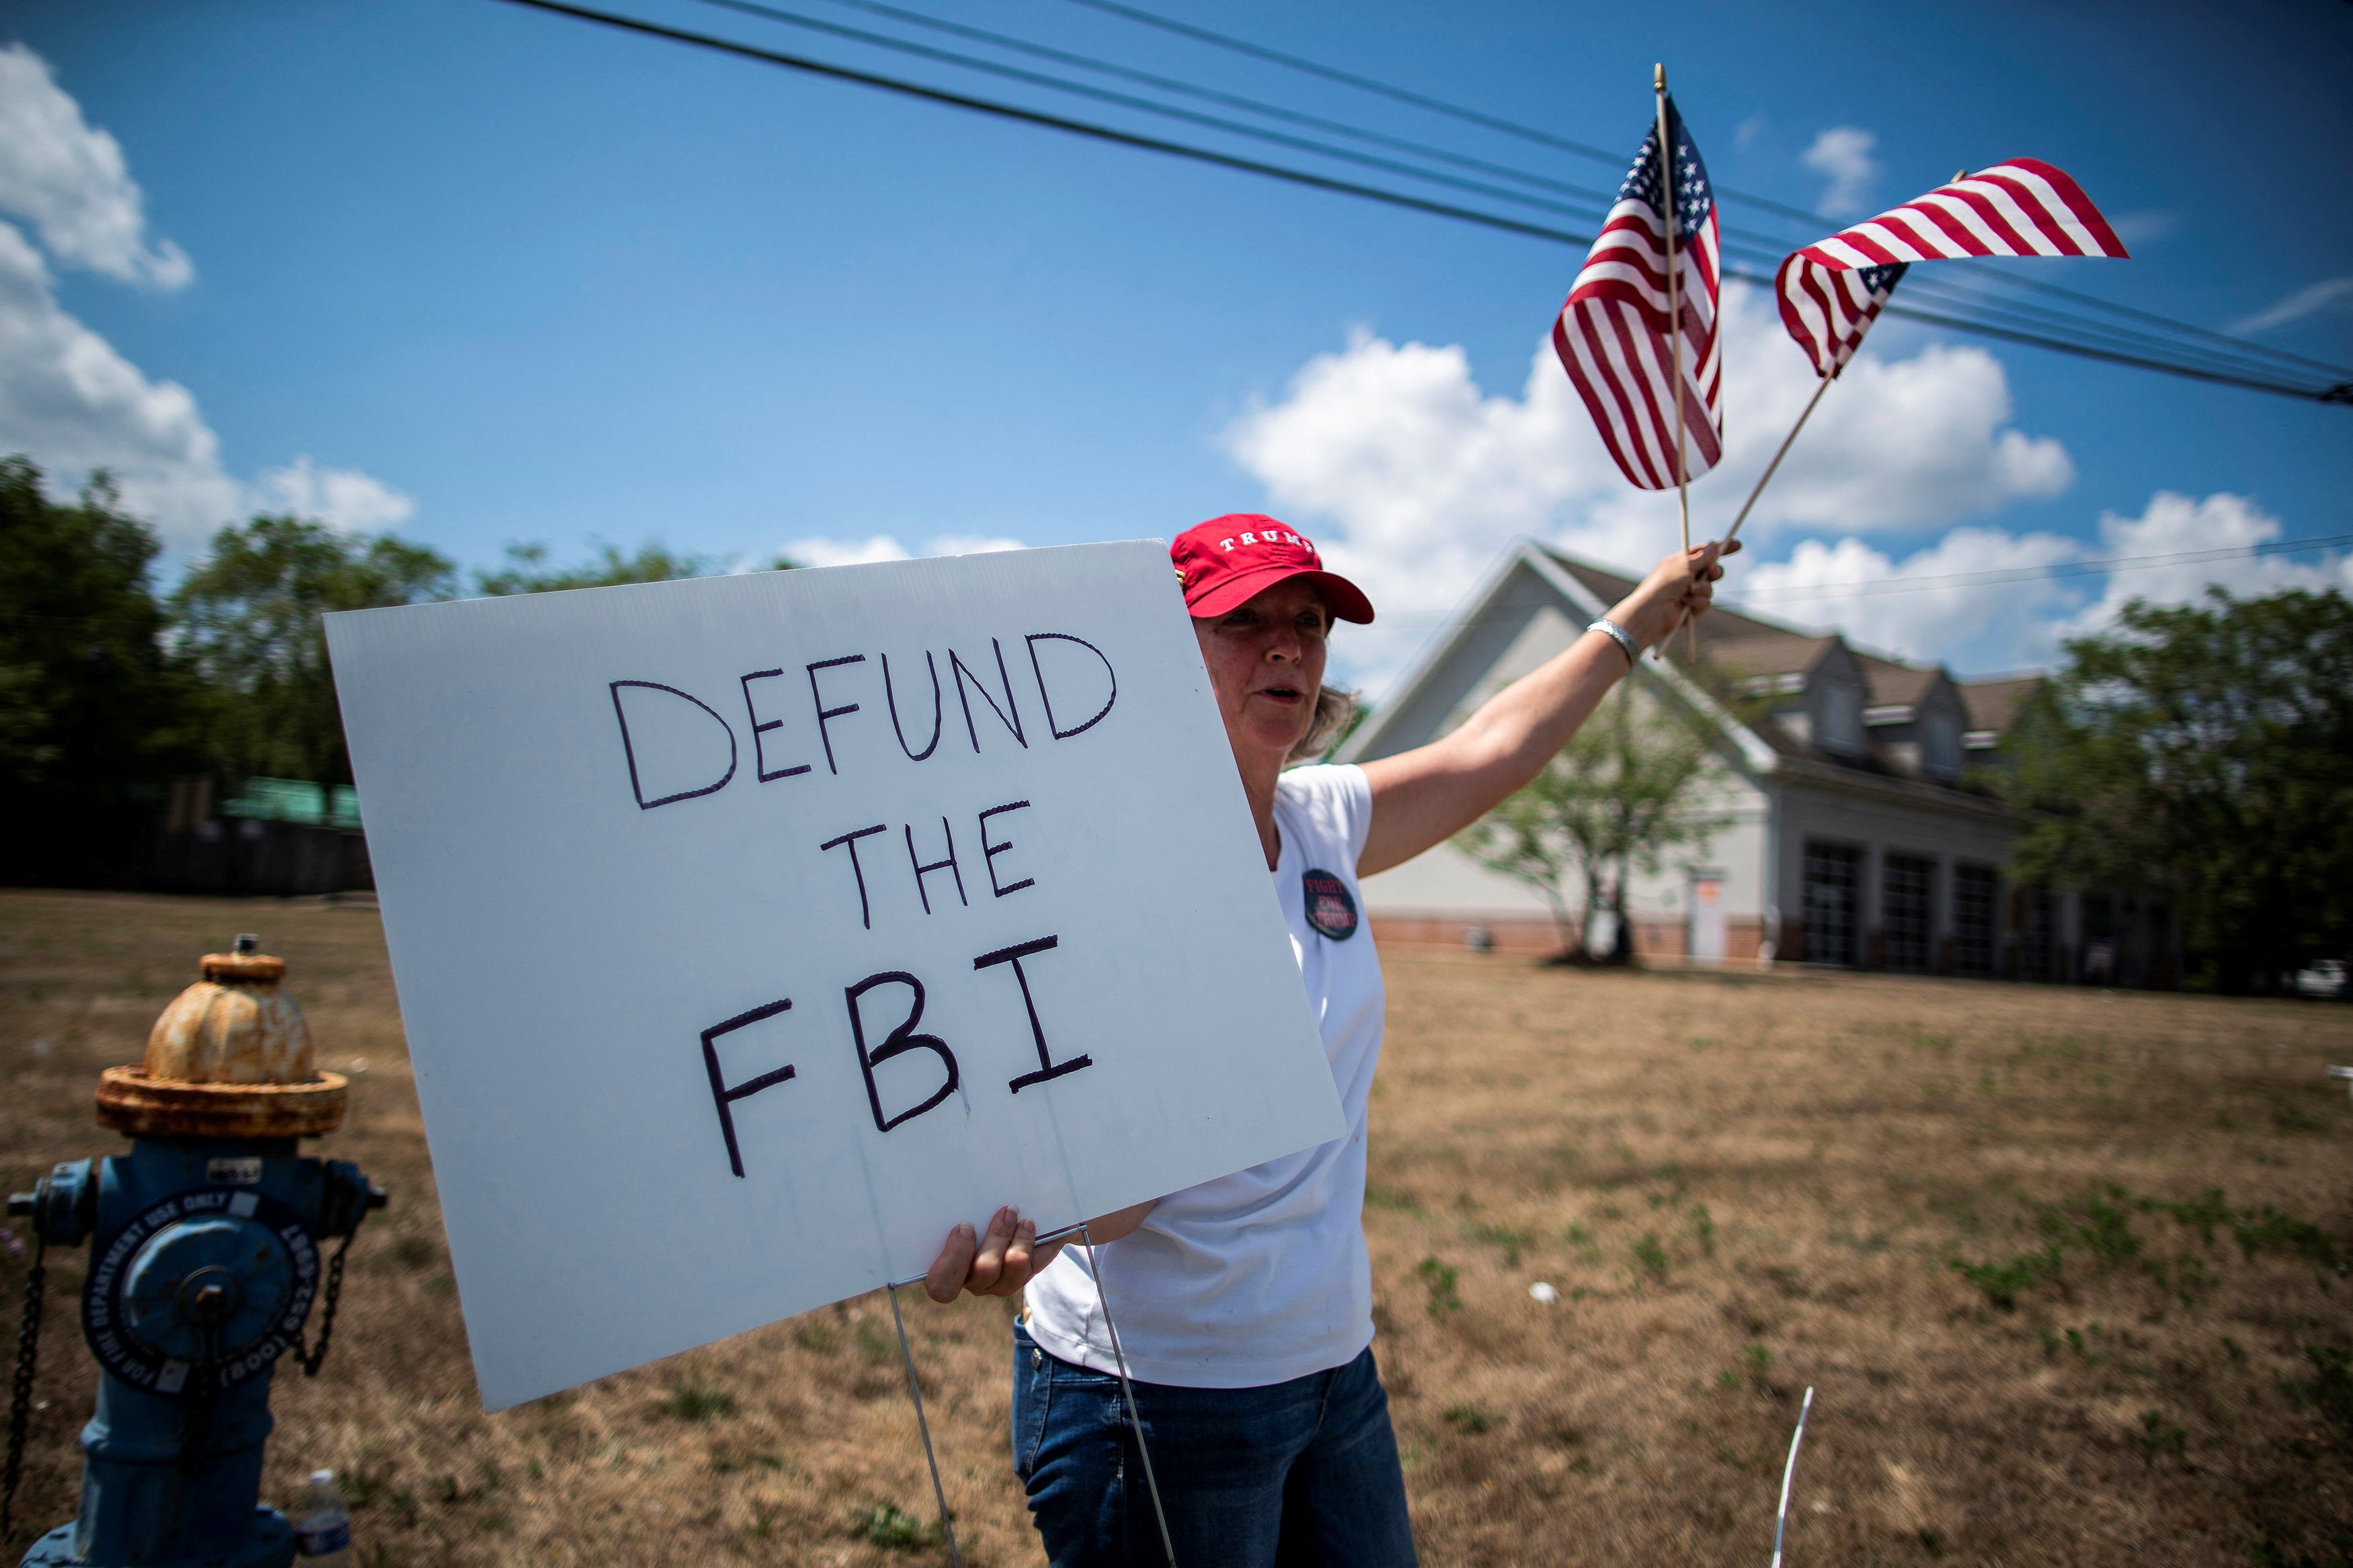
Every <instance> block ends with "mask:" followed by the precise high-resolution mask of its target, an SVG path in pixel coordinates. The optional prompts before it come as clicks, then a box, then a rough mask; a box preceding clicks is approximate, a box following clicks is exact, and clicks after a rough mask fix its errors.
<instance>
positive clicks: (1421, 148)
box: [702, 0, 1615, 211]
mask: <svg viewBox="0 0 2353 1568" xmlns="http://www.w3.org/2000/svg"><path fill="white" fill-rule="evenodd" d="M702 4H703V5H712V6H716V7H718V8H719V9H721V10H723V11H737V12H741V13H743V14H744V15H745V16H763V17H765V18H767V19H768V20H770V21H773V22H783V23H786V24H787V25H789V26H798V27H812V28H818V29H823V30H838V29H830V28H828V26H827V24H825V23H823V22H819V21H818V20H816V19H815V18H813V17H809V16H800V15H797V14H796V13H793V12H790V11H781V10H778V9H776V7H774V6H769V5H753V4H751V3H750V0H702ZM833 4H835V5H846V6H849V7H850V8H851V9H853V10H859V11H866V12H871V13H872V14H873V15H875V16H888V17H890V18H892V20H894V21H899V22H904V23H907V24H908V25H910V26H917V27H928V28H930V29H932V30H933V31H934V32H940V33H948V34H952V35H954V36H955V37H961V38H970V39H973V40H975V41H976V42H978V43H984V44H987V45H990V46H992V47H997V48H1001V49H1010V50H1014V51H1017V52H1018V53H1021V54H1025V55H1029V56H1031V57H1033V58H1038V59H1047V60H1052V61H1054V62H1055V63H1057V64H1059V65H1066V66H1071V67H1075V68H1078V69H1081V70H1090V71H1096V72H1099V73H1101V74H1103V75H1105V76H1111V77H1117V78H1119V79H1123V80H1126V81H1133V82H1136V83H1139V84H1141V85H1143V86H1146V87H1154V88H1158V89H1160V90H1162V91H1164V92H1173V93H1176V94H1179V95H1181V96H1183V97H1186V98H1192V99H1198V100H1200V101H1202V102H1204V103H1218V104H1223V105H1225V106H1226V107H1227V108H1229V109H1239V110H1244V111H1246V112H1248V113H1251V114H1260V115H1264V116H1266V117H1267V118H1269V119H1271V120H1280V121H1286V122H1288V123H1290V124H1293V125H1305V126H1310V127H1312V128H1314V129H1315V130H1318V131H1324V132H1331V133H1333V134H1334V135H1338V136H1345V137H1348V138H1350V139H1352V140H1355V141H1359V142H1366V143H1368V144H1370V145H1373V146H1377V147H1388V148H1392V149H1394V150H1396V151H1398V152H1401V153H1412V154H1414V155H1415V156H1416V157H1420V158H1430V159H1434V160H1436V161H1438V162H1440V163H1451V164H1453V165H1454V166H1456V167H1457V168H1462V169H1476V170H1478V171H1479V172H1481V173H1482V174H1494V175H1497V176H1500V177H1502V178H1504V179H1509V180H1517V181H1519V182H1521V183H1522V184H1527V185H1531V186H1534V187H1535V188H1537V189H1540V190H1549V191H1557V192H1560V193H1563V194H1565V195H1576V196H1582V197H1585V198H1586V199H1588V200H1590V201H1595V202H1599V204H1600V205H1601V206H1602V207H1603V209H1604V210H1605V211H1606V210H1607V209H1608V207H1609V204H1610V203H1611V202H1612V201H1613V200H1615V197H1614V196H1613V195H1611V193H1609V191H1606V190H1601V189H1599V188H1596V187H1594V186H1590V185H1576V184H1569V183H1568V182H1567V181H1565V180H1556V179H1553V178H1551V177H1550V176H1548V175H1545V174H1535V173H1532V172H1531V171H1529V170H1526V169H1518V168H1514V167H1513V166H1512V165H1511V164H1509V163H1494V162H1493V161H1492V160H1490V159H1486V158H1473V157H1472V156H1470V155H1468V154H1467V153H1455V152H1451V151H1449V150H1448V149H1446V148H1443V147H1434V146H1431V145H1430V144H1429V143H1427V142H1415V141H1411V140H1409V139H1408V138H1406V137H1402V136H1391V135H1389V134H1388V133H1387V132H1380V131H1370V130H1366V128H1365V127H1363V126H1360V125H1350V124H1348V123H1347V122H1346V121H1339V120H1327V119H1325V118H1324V116H1322V115H1320V114H1308V113H1304V112H1303V111H1301V110H1295V109H1290V108H1286V107H1284V106H1283V105H1282V104H1275V103H1268V102H1265V101H1263V100H1259V99H1254V98H1246V97H1244V96H1242V95H1241V94H1240V93H1233V92H1225V91H1221V90H1220V89H1216V88H1208V87H1202V86H1200V85H1198V84H1197V83H1194V82H1188V81H1182V80H1179V79H1176V78H1175V77H1166V76H1160V75H1158V74H1156V73H1155V72H1152V71H1145V70H1137V69H1135V68H1134V67H1132V66H1124V65H1120V64H1117V63H1116V62H1114V61H1111V60H1102V59H1096V58H1093V57H1092V56H1089V55H1081V54H1074V53H1072V52H1071V51H1070V50H1068V49H1058V48H1055V47H1051V46H1050V45H1047V44H1037V43H1032V42H1030V41H1029V39H1027V38H1017V37H1011V36H1010V35H1008V34H1005V33H994V32H991V31H989V30H988V29H987V28H986V27H973V26H965V24H964V23H961V22H951V21H948V20H946V19H945V18H944V17H939V16H925V15H923V13H922V12H920V11H910V10H907V9H905V8H904V7H903V6H899V5H885V4H883V3H882V0H833ZM859 36H860V37H866V38H870V39H871V40H872V41H874V42H877V43H881V44H883V45H885V46H886V47H898V40H896V39H891V38H886V37H882V36H881V35H879V34H862V35H859ZM942 58H957V59H958V63H960V64H964V65H968V66H973V67H975V68H981V69H987V68H988V67H987V63H986V62H984V61H980V60H976V59H971V58H961V57H942ZM1052 85H1055V86H1057V87H1066V86H1067V85H1068V84H1067V83H1060V82H1056V83H1053V84H1052Z"/></svg>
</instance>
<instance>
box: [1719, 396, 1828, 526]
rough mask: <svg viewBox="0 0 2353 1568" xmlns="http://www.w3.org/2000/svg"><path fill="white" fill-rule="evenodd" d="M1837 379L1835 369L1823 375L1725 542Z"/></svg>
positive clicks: (1758, 479)
mask: <svg viewBox="0 0 2353 1568" xmlns="http://www.w3.org/2000/svg"><path fill="white" fill-rule="evenodd" d="M1837 379H1838V373H1837V372H1835V371H1833V372H1832V373H1831V374H1829V375H1826V376H1824V377H1822V384H1820V386H1817V387H1816V388H1814V395H1812V396H1811V397H1810V398H1808V399H1806V411H1805V412H1804V413H1803V414H1800V415H1799V416H1798V422H1797V423H1796V424H1795V425H1792V426H1789V433H1788V435H1787V436H1784V437H1781V449H1780V450H1779V451H1778V452H1776V453H1774V454H1773V460H1772V461H1771V462H1769V463H1767V464H1766V465H1765V472H1764V473H1763V474H1762V475H1760V476H1759V477H1758V478H1757V488H1756V489H1753V490H1750V491H1749V492H1748V499H1747V500H1745V501H1742V502H1741V503H1740V515H1739V516H1738V517H1736V518H1734V519H1733V520H1732V526H1731V527H1730V528H1728V529H1726V530H1725V533H1724V542H1725V543H1726V544H1729V543H1731V542H1733V541H1734V540H1735V539H1736V538H1738V537H1739V535H1740V525H1741V524H1742V523H1744V522H1746V521H1748V509H1749V508H1750V507H1753V506H1755V505H1756V504H1757V497H1758V496H1761V495H1763V494H1764V493H1765V487H1766V486H1767V484H1769V483H1771V482H1772V479H1773V470H1774V469H1776V468H1779V467H1780V466H1781V459H1782V458H1786V457H1788V455H1789V447H1790V444H1791V443H1792V442H1794V441H1796V440H1797V438H1798V432H1799V431H1800V430H1802V429H1804V428H1805V427H1806V421H1807V420H1809V419H1811V418H1812V417H1813V416H1814V405H1815V404H1817V403H1820V401H1821V400H1822V394H1823V393H1825V392H1828V391H1829V390H1830V389H1831V382H1833V381H1836V380H1837Z"/></svg>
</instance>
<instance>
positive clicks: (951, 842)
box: [906, 816, 972, 914]
mask: <svg viewBox="0 0 2353 1568" xmlns="http://www.w3.org/2000/svg"><path fill="white" fill-rule="evenodd" d="M906 828H907V864H908V865H910V866H913V868H915V894H916V896H917V897H918V898H920V899H922V900H923V912H924V913H925V914H930V913H931V912H932V896H931V894H929V893H927V892H925V891H924V890H923V879H924V878H926V877H928V876H930V875H931V874H932V873H933V872H934V871H937V870H940V869H942V868H944V869H945V870H946V871H947V873H948V875H950V876H952V877H954V878H955V889H956V902H958V903H960V904H962V905H964V906H965V908H967V909H969V908H970V907H971V906H972V900H970V899H967V898H965V896H964V873H963V872H962V871H961V870H959V869H957V868H956V852H955V832H954V831H953V830H952V829H951V828H950V827H949V826H948V819H947V818H946V817H944V816H943V817H941V818H940V831H941V832H942V833H943V834H944V835H946V837H947V841H948V858H946V859H944V860H934V861H933V862H932V863H931V864H930V865H928V866H926V865H924V864H923V861H922V860H920V859H918V858H916V855H915V828H914V825H913V823H909V824H907V825H906Z"/></svg>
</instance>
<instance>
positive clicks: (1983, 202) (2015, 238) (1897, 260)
mask: <svg viewBox="0 0 2353 1568" xmlns="http://www.w3.org/2000/svg"><path fill="white" fill-rule="evenodd" d="M2124 254H2125V247H2124V242H2123V241H2121V240H2119V239H2118V238H2116V230H2115V229H2113V228H2110V227H2109V226H2108V220H2107V219H2106V218H2104V217H2102V216H2100V209H2099V208H2097V207H2095V206H2094V205H2092V198H2091V197H2089V196H2087V195H2084V188H2083V187H2082V186H2081V185H2078V184H2076V183H2075V182H2074V181H2073V180H2071V179H2069V178H2068V177H2067V175H2066V174H2064V173H2063V172H2062V171H2060V170H2058V169H2054V168H2052V166H2051V165H2050V164H2048V163H2042V162H2041V161H2039V160H2037V159H2033V158H2013V159H2011V160H2010V162H2009V163H1997V164H1995V165H1994V166H1993V167H1992V168H1990V169H1986V170H1983V171H1981V172H1979V173H1978V174H1970V175H1968V176H1966V177H1964V178H1961V179H1958V180H1955V181H1954V182H1953V183H1952V184H1949V185H1940V186H1938V187H1937V188H1936V189H1935V190H1933V191H1930V192H1929V193H1928V194H1927V195H1925V196H1922V197H1920V198H1919V199H1918V200H1917V201H1910V202H1906V203H1905V204H1904V205H1902V206H1900V207H1897V208H1895V209H1894V211H1892V212H1883V213H1881V214H1880V215H1879V216H1877V217H1875V218H1873V219H1871V220H1870V221H1868V222H1866V223H1859V224H1857V225H1855V226H1853V227H1852V228H1850V229H1844V230H1841V232H1839V233H1837V234H1834V235H1832V236H1831V237H1829V238H1828V239H1825V240H1820V241H1818V242H1817V243H1815V244H1812V245H1810V246H1808V247H1806V248H1805V249H1803V250H1799V251H1794V252H1792V253H1791V254H1790V255H1789V257H1788V259H1786V260H1784V261H1783V262H1782V263H1781V270H1780V274H1779V276H1778V277H1777V278H1776V279H1775V280H1774V283H1775V290H1776V292H1778V294H1779V295H1780V297H1781V324H1782V325H1783V326H1785V327H1787V328H1788V329H1789V335H1790V336H1791V337H1793V338H1795V339H1796V340H1797V341H1798V346H1799V348H1801V349H1803V350H1805V351H1806V353H1808V354H1810V355H1811V356H1812V358H1813V362H1814V374H1817V375H1823V376H1832V375H1836V374H1838V373H1839V372H1840V371H1841V370H1843V369H1845V368H1846V362H1847V361H1848V360H1850V359H1852V357H1853V356H1854V351H1855V350H1856V348H1858V347H1859V346H1860V345H1861V344H1862V334H1863V333H1865V332H1867V331H1870V330H1871V323H1872V322H1873V321H1876V320H1877V319H1878V317H1879V312H1880V309H1881V307H1883V306H1884V305H1885V304H1886V303H1887V297H1888V296H1889V295H1890V294H1893V293H1894V291H1895V285H1896V284H1897V283H1898V282H1899V281H1901V280H1902V279H1903V277H1904V270H1905V267H1906V266H1907V265H1909V264H1910V263H1912V262H1915V261H1936V260H1943V259H1947V258H1953V257H1961V256H2122V255H2124Z"/></svg>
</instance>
